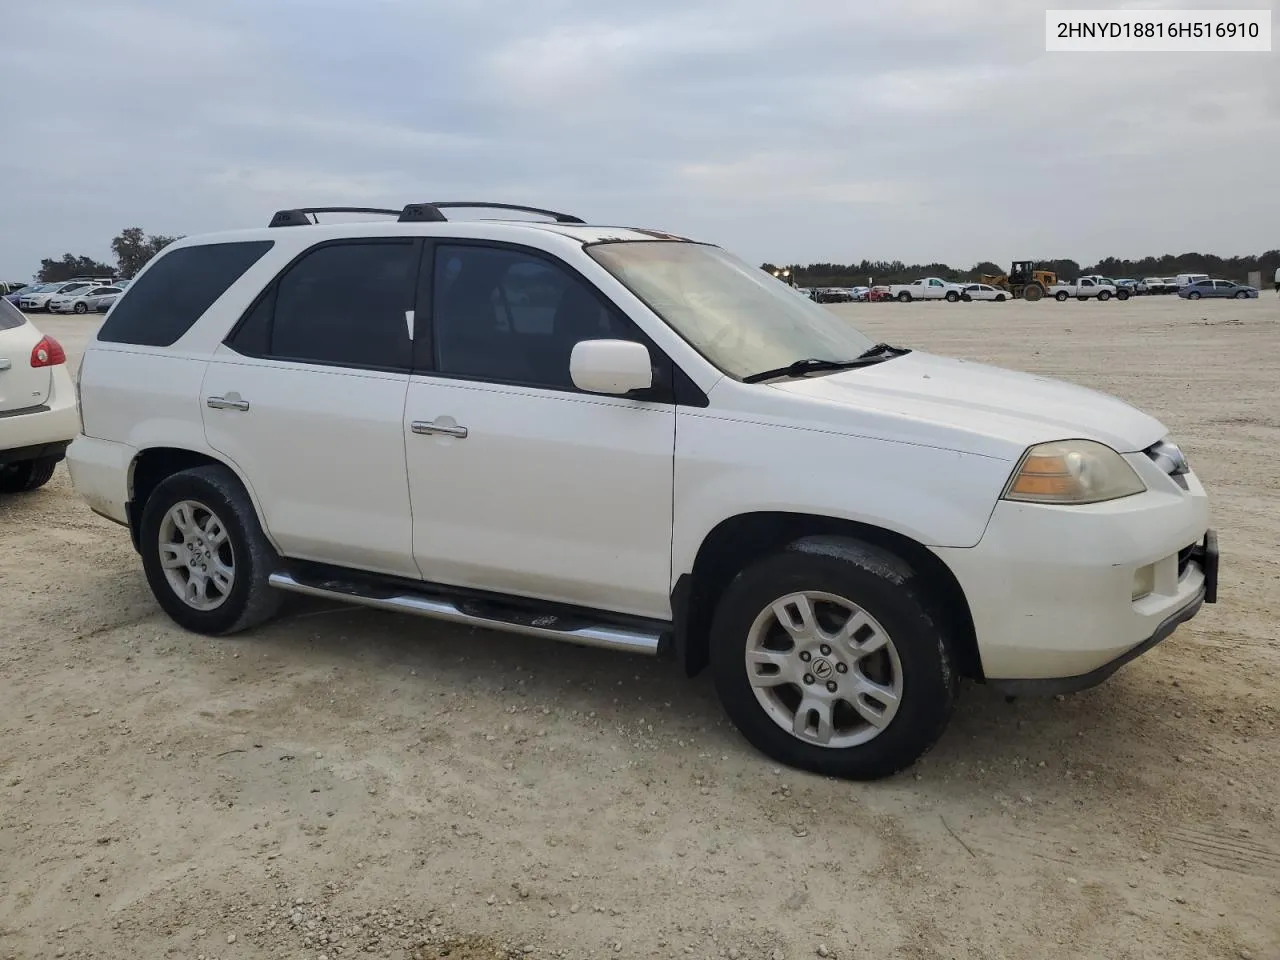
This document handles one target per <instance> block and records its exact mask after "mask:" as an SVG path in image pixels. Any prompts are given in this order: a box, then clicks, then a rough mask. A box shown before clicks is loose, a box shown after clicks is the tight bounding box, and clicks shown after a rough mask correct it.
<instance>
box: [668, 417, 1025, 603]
mask: <svg viewBox="0 0 1280 960" xmlns="http://www.w3.org/2000/svg"><path fill="white" fill-rule="evenodd" d="M1009 469H1010V464H1009V462H1008V461H1006V460H1003V459H999V458H995V457H989V456H983V455H979V454H970V453H961V452H957V451H953V450H942V449H939V448H936V447H928V446H923V445H920V444H911V443H901V442H895V441H887V440H882V439H877V438H870V437H855V436H845V435H841V434H834V433H829V432H825V431H821V430H815V429H812V428H803V427H789V426H781V425H777V424H761V423H758V422H746V421H743V420H739V419H735V418H728V417H725V418H722V417H716V416H707V415H706V414H705V413H701V412H700V414H699V415H696V416H681V417H680V418H679V426H678V429H677V431H676V462H675V476H674V490H675V508H674V517H673V521H674V523H673V527H674V529H673V532H672V537H673V540H672V574H673V578H675V577H678V576H679V575H680V574H681V573H687V572H689V571H691V570H692V569H693V562H694V558H695V557H696V556H697V553H698V548H699V547H700V546H701V544H702V542H703V540H704V539H705V537H706V536H707V534H708V533H710V532H711V531H712V530H713V529H715V527H716V526H718V525H719V524H720V523H721V522H722V521H724V520H727V519H729V518H731V517H734V516H738V515H741V514H748V513H758V512H782V513H801V514H813V515H818V516H824V517H831V518H835V519H841V520H851V521H854V522H857V523H863V524H867V525H870V526H874V527H879V528H881V529H884V530H889V531H892V532H894V533H897V534H900V535H902V536H904V537H908V538H909V539H911V540H914V541H916V542H917V543H920V544H922V545H924V546H930V547H934V546H936V547H972V546H974V545H975V544H976V543H978V541H979V540H981V539H982V534H983V531H984V530H985V529H986V525H987V522H988V520H989V519H990V517H991V512H992V510H993V509H994V508H995V505H996V502H997V499H998V497H999V493H1000V490H1001V489H1002V488H1003V486H1004V483H1005V481H1006V480H1007V478H1008V473H1009Z"/></svg>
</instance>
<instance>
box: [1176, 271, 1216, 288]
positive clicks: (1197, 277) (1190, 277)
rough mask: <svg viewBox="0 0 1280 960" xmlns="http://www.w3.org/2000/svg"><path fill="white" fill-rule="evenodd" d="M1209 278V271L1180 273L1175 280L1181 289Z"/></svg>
mask: <svg viewBox="0 0 1280 960" xmlns="http://www.w3.org/2000/svg"><path fill="white" fill-rule="evenodd" d="M1208 279H1209V275H1208V274H1207V273H1180V274H1178V276H1177V278H1176V279H1175V281H1174V282H1175V283H1176V284H1177V288H1178V289H1179V290H1181V289H1182V288H1183V287H1187V286H1190V285H1191V284H1193V283H1199V282H1200V281H1201V280H1208Z"/></svg>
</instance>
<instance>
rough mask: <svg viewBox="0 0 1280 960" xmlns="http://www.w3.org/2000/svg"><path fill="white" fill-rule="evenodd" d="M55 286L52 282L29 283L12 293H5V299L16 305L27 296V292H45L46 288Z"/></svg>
mask: <svg viewBox="0 0 1280 960" xmlns="http://www.w3.org/2000/svg"><path fill="white" fill-rule="evenodd" d="M53 286H54V285H53V284H52V283H28V284H26V285H25V286H22V287H19V288H18V289H16V290H14V291H13V292H12V293H6V294H5V295H4V299H5V300H7V301H8V302H9V303H12V304H13V305H14V306H15V307H16V306H17V305H18V301H19V300H21V299H22V298H23V297H25V296H27V294H30V293H43V292H44V291H45V290H46V289H49V288H51V287H53Z"/></svg>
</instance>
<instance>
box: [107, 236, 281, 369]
mask: <svg viewBox="0 0 1280 960" xmlns="http://www.w3.org/2000/svg"><path fill="white" fill-rule="evenodd" d="M274 243H275V241H273V240H255V241H245V242H240V243H209V244H203V245H201V246H194V247H182V248H180V249H177V250H170V251H168V252H165V253H161V254H160V255H159V257H158V259H157V260H156V261H155V262H154V263H152V264H150V265H149V266H148V267H147V269H146V270H144V271H143V272H142V274H141V275H140V276H139V277H138V279H137V280H135V281H134V282H133V283H131V284H129V288H128V291H127V293H126V294H125V295H124V296H121V298H120V301H119V302H118V303H117V304H116V305H115V307H114V308H113V309H112V310H111V312H110V313H109V314H108V315H107V319H106V322H105V323H103V325H102V327H101V328H100V329H99V330H98V339H99V340H101V341H104V342H106V343H131V344H137V345H139V346H148V347H168V346H171V345H173V344H174V343H176V342H177V340H178V338H179V337H181V336H182V335H183V334H184V333H186V332H187V331H188V330H190V329H191V327H192V325H193V324H194V323H195V322H196V321H197V320H199V319H200V317H202V316H203V315H204V312H205V311H206V310H208V309H209V307H210V306H212V305H213V302H214V301H215V300H217V299H218V298H219V297H220V296H222V295H223V294H224V293H226V292H227V288H228V287H230V286H231V285H232V284H233V283H235V282H236V281H237V280H239V279H240V278H241V277H242V276H243V275H244V272H245V271H246V270H248V269H249V268H250V267H251V266H253V265H254V264H255V263H257V262H258V261H259V260H260V259H261V258H262V256H263V255H264V254H265V253H266V252H267V251H268V250H270V249H271V247H272V246H273V245H274Z"/></svg>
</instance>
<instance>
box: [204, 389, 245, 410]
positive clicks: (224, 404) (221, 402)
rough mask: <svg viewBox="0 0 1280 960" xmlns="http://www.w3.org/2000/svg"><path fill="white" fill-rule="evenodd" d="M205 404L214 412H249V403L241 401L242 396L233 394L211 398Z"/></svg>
mask: <svg viewBox="0 0 1280 960" xmlns="http://www.w3.org/2000/svg"><path fill="white" fill-rule="evenodd" d="M205 404H207V405H208V406H210V407H212V408H213V409H214V410H248V409H249V401H248V400H241V399H240V394H238V393H232V394H229V395H228V396H225V397H210V398H209V399H208V400H206V401H205Z"/></svg>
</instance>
